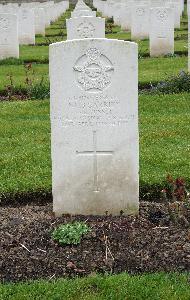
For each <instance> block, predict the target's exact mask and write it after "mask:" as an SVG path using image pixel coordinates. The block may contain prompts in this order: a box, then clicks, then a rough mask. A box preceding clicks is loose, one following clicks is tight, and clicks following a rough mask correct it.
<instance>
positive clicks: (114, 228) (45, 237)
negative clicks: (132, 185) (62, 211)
mask: <svg viewBox="0 0 190 300" xmlns="http://www.w3.org/2000/svg"><path fill="white" fill-rule="evenodd" d="M69 14H70V11H67V12H66V14H65V15H64V16H63V17H61V18H60V19H59V20H58V21H57V22H55V23H54V24H52V25H51V26H50V28H48V29H47V30H46V37H42V36H37V38H36V45H35V46H21V47H20V52H21V55H20V59H7V60H4V61H1V62H0V100H1V102H0V108H1V120H2V121H1V125H0V132H1V137H2V138H1V147H2V149H1V172H0V194H1V219H2V220H1V233H0V235H1V236H0V240H1V242H0V244H1V245H0V247H1V251H0V253H1V254H0V255H1V259H2V264H1V267H2V271H1V280H2V282H4V283H7V282H19V281H25V280H31V279H40V278H44V279H48V280H49V281H47V282H45V281H41V282H36V283H34V285H31V286H30V287H29V286H28V285H27V284H25V285H1V286H0V289H1V291H2V293H4V295H5V297H4V298H3V299H11V298H6V297H8V296H7V295H8V294H7V295H6V293H9V296H10V295H11V293H14V298H12V299H22V297H23V299H25V298H24V295H26V294H28V293H31V298H34V295H35V293H37V292H38V291H39V293H41V294H42V295H44V299H54V298H53V296H51V292H52V291H53V292H54V294H53V295H55V299H59V297H61V296H62V295H61V293H64V294H63V295H64V296H65V295H66V293H68V299H76V297H77V298H79V299H90V298H91V299H106V298H105V297H104V295H107V298H108V299H110V298H111V297H112V298H111V299H118V298H117V296H118V295H117V292H118V289H119V290H120V293H121V299H124V296H125V297H128V299H150V298H151V297H153V296H152V295H154V296H155V295H157V298H153V299H180V297H181V299H189V297H190V295H189V287H188V285H189V282H188V280H189V278H188V275H187V274H186V273H184V274H181V275H179V274H175V273H174V274H170V275H167V274H162V273H160V274H152V275H150V274H149V275H134V274H139V273H140V274H142V273H144V272H149V273H152V272H160V271H165V272H170V271H178V272H187V271H189V270H190V208H189V207H188V206H187V202H185V201H184V198H183V196H184V193H186V192H185V188H187V189H188V187H189V185H190V168H189V150H190V143H189V136H190V126H189V117H190V116H189V111H190V104H189V98H190V96H189V93H188V92H189V90H190V88H189V77H188V75H184V74H185V73H180V71H181V70H184V71H185V72H187V17H186V15H185V16H183V20H182V26H181V29H180V30H176V32H175V55H173V56H166V57H163V58H150V57H149V55H148V41H147V40H145V41H141V42H138V43H139V50H140V51H139V92H140V95H139V128H140V200H141V202H140V214H139V216H137V217H135V216H127V217H126V216H123V215H122V213H121V216H120V217H111V216H106V215H105V216H104V217H92V216H86V217H84V216H83V217H82V216H76V217H71V216H62V217H60V218H55V217H54V215H53V214H52V205H51V202H52V199H51V161H50V121H49V99H48V98H49V82H48V45H49V44H50V43H52V42H56V41H61V40H65V39H66V29H65V18H66V17H69ZM106 31H107V34H106V37H108V38H117V39H124V40H130V34H129V33H126V32H121V30H120V28H119V27H118V26H113V25H112V23H110V20H108V21H107V26H106ZM179 73H180V75H177V74H179ZM170 76H176V77H175V78H174V79H170V80H167V79H168V78H169V77H170ZM159 82H163V83H162V84H160V85H158V83H159ZM182 83H183V84H182ZM162 91H163V93H161V92H162ZM168 174H170V175H171V176H172V177H173V179H174V181H172V179H171V178H170V177H169V178H168V181H169V182H167V181H166V176H167V175H168ZM181 177H183V178H184V180H185V182H186V186H185V184H184V181H183V180H181V179H180V178H181ZM176 178H178V181H177V182H176V181H175V179H176ZM166 189H167V192H166ZM174 189H175V190H176V189H177V190H176V192H177V193H178V194H176V195H174V193H173V191H174ZM174 196H175V197H174ZM174 198H177V200H179V201H178V202H172V200H176V199H174ZM116 200H117V199H116ZM170 201H171V202H170ZM74 220H81V221H85V222H86V223H87V224H88V225H89V226H90V228H91V231H90V232H89V233H88V234H87V235H86V236H85V237H84V238H83V239H82V241H81V243H80V244H79V245H78V246H74V245H72V246H70V245H67V246H60V245H58V244H57V243H56V242H55V241H53V240H52V238H51V232H52V230H53V229H54V228H55V227H56V226H58V225H59V224H62V223H67V222H71V221H74ZM125 271H126V272H128V273H129V274H132V275H133V276H131V277H129V275H126V274H121V275H118V277H117V276H114V277H106V278H104V277H99V276H95V275H94V274H95V273H100V274H105V273H106V274H118V273H121V272H125ZM85 275H90V277H88V278H86V279H85V278H84V279H81V280H79V279H77V280H76V281H75V283H73V281H66V280H65V281H64V280H60V281H56V282H54V281H53V282H51V280H54V279H56V278H58V277H69V278H73V277H77V276H85ZM60 285H61V286H62V288H61V289H60ZM74 285H75V286H74ZM126 285H127V293H128V294H127V295H126V294H124V293H126ZM158 286H159V289H158ZM134 287H135V288H136V298H134V291H135V288H134ZM142 287H143V288H142ZM171 287H172V288H171ZM42 290H43V292H42ZM66 290H67V292H66ZM108 290H109V292H110V293H113V294H110V298H109V292H108ZM81 291H83V293H82V294H81ZM122 293H123V294H122ZM42 295H41V296H40V297H41V298H42V299H43V296H42ZM56 295H57V298H56ZM89 295H90V296H89ZM122 295H124V296H123V298H122ZM178 295H179V296H178ZM16 297H17V298H16ZM48 297H49V298H48ZM66 297H67V295H66V296H65V298H64V299H67V298H66ZM69 297H70V298H69ZM72 297H73V298H72ZM80 297H81V298H80ZM93 297H94V298H93ZM101 297H102V298H101ZM114 297H115V298H114ZM132 297H133V298H132ZM138 297H139V298H138ZM164 297H165V298H164ZM34 299H35V298H34Z"/></svg>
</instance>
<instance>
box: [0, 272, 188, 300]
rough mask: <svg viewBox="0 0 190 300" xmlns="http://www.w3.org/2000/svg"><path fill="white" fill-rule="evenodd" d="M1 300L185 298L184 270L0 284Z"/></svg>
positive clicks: (186, 281) (185, 275)
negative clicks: (182, 271)
mask: <svg viewBox="0 0 190 300" xmlns="http://www.w3.org/2000/svg"><path fill="white" fill-rule="evenodd" d="M0 299H2V300H37V299H40V300H76V299H78V300H189V299H190V286H189V276H188V275H187V274H175V273H174V274H164V273H158V274H147V275H141V276H140V275H139V276H137V275H136V276H130V275H128V274H125V273H123V274H120V275H114V276H104V277H101V276H91V277H87V278H83V279H74V280H73V279H71V280H68V279H67V280H66V279H59V280H56V281H54V280H52V281H45V280H40V281H34V282H27V283H18V284H5V285H2V284H1V285H0Z"/></svg>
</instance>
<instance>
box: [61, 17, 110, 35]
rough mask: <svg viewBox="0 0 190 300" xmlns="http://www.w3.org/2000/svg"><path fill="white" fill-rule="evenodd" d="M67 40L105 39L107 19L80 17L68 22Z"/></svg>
mask: <svg viewBox="0 0 190 300" xmlns="http://www.w3.org/2000/svg"><path fill="white" fill-rule="evenodd" d="M66 24H67V39H68V40H72V39H84V38H105V19H103V18H96V17H79V18H71V19H68V20H66Z"/></svg>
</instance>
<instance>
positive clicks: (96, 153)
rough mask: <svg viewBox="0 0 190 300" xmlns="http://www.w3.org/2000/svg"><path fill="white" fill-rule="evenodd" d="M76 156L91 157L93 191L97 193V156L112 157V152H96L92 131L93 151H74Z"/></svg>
mask: <svg viewBox="0 0 190 300" xmlns="http://www.w3.org/2000/svg"><path fill="white" fill-rule="evenodd" d="M76 154H77V155H81V156H88V155H90V156H92V157H93V175H94V191H93V192H95V193H98V192H99V189H98V160H97V158H98V156H99V155H103V156H104V155H113V151H98V150H97V132H96V131H93V150H92V151H91V150H90V151H76Z"/></svg>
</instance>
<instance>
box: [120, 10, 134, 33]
mask: <svg viewBox="0 0 190 300" xmlns="http://www.w3.org/2000/svg"><path fill="white" fill-rule="evenodd" d="M131 10H132V8H131V6H128V5H125V6H124V7H123V9H122V10H121V15H120V23H121V28H122V29H124V30H131Z"/></svg>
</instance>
